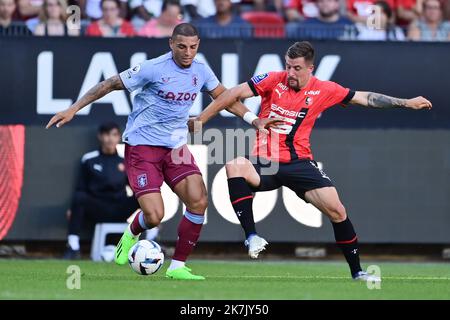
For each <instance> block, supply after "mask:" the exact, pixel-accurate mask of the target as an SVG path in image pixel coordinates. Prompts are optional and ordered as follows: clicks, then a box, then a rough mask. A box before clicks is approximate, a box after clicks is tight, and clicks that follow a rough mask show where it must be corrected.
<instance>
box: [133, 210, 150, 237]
mask: <svg viewBox="0 0 450 320" xmlns="http://www.w3.org/2000/svg"><path fill="white" fill-rule="evenodd" d="M147 229H149V227H148V226H147V225H146V224H145V221H144V213H143V212H142V211H139V212H138V213H137V214H136V215H135V216H134V219H133V221H132V222H131V224H130V231H131V233H133V234H134V235H135V236H137V235H139V234H141V233H142V232H144V231H145V230H147Z"/></svg>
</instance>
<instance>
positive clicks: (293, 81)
mask: <svg viewBox="0 0 450 320" xmlns="http://www.w3.org/2000/svg"><path fill="white" fill-rule="evenodd" d="M287 80H288V81H287V84H288V86H289V88H291V89H294V90H298V89H299V83H298V80H297V79H292V78H288V79H287Z"/></svg>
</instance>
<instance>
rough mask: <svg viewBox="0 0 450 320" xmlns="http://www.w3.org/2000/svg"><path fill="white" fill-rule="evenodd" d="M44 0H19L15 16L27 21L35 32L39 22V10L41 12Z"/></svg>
mask: <svg viewBox="0 0 450 320" xmlns="http://www.w3.org/2000/svg"><path fill="white" fill-rule="evenodd" d="M43 4H44V0H17V10H16V13H15V18H16V19H18V20H21V21H26V24H27V27H28V29H30V30H31V32H34V29H36V26H37V25H38V24H39V18H38V15H39V12H41V8H42V5H43Z"/></svg>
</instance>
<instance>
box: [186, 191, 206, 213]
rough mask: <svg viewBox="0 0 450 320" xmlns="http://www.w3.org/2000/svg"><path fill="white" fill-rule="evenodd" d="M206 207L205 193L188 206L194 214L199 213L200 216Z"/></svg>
mask: <svg viewBox="0 0 450 320" xmlns="http://www.w3.org/2000/svg"><path fill="white" fill-rule="evenodd" d="M207 207H208V195H207V194H206V193H205V194H203V195H201V196H200V197H198V198H197V199H194V201H192V202H191V203H190V204H189V209H190V210H192V211H193V212H195V213H200V214H202V213H203V212H205V210H206V208H207Z"/></svg>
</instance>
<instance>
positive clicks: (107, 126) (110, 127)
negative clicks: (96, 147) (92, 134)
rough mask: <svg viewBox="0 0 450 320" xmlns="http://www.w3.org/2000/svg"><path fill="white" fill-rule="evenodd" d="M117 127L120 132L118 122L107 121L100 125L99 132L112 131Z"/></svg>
mask: <svg viewBox="0 0 450 320" xmlns="http://www.w3.org/2000/svg"><path fill="white" fill-rule="evenodd" d="M114 129H117V130H118V131H119V132H120V127H119V125H118V124H117V123H115V122H112V121H111V122H105V123H102V124H101V125H100V126H99V127H98V133H99V134H103V133H110V132H111V131H112V130H114Z"/></svg>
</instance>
